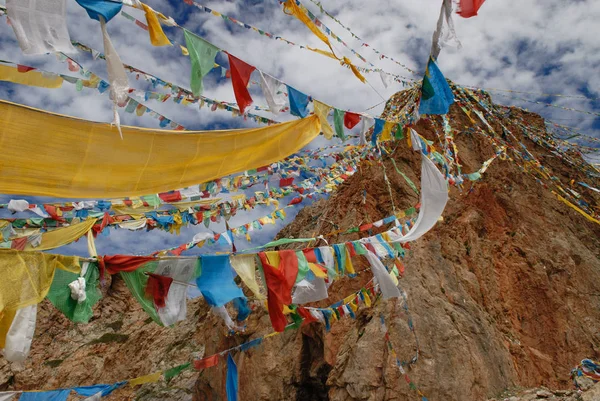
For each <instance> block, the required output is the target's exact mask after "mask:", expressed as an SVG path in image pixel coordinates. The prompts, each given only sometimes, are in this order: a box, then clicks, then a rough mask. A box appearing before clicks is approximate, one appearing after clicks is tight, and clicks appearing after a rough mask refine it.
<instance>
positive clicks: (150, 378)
mask: <svg viewBox="0 0 600 401" xmlns="http://www.w3.org/2000/svg"><path fill="white" fill-rule="evenodd" d="M162 374H163V372H156V373H152V374H151V375H146V376H140V377H136V378H135V379H131V380H129V385H130V386H132V387H133V386H139V385H140V384H146V383H156V382H157V381H159V380H160V377H161V376H162Z"/></svg>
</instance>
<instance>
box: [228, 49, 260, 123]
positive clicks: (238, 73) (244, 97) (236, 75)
mask: <svg viewBox="0 0 600 401" xmlns="http://www.w3.org/2000/svg"><path fill="white" fill-rule="evenodd" d="M227 56H228V57H229V67H230V70H231V84H232V85H233V93H234V95H235V101H236V103H237V104H238V107H239V108H240V112H241V113H242V114H244V110H245V109H246V107H248V106H250V105H251V104H252V97H250V93H249V92H248V82H249V81H250V74H252V71H254V70H255V67H254V66H251V65H249V64H246V63H245V62H243V61H242V60H240V59H238V58H236V57H233V56H232V55H231V54H229V53H227Z"/></svg>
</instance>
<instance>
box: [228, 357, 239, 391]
mask: <svg viewBox="0 0 600 401" xmlns="http://www.w3.org/2000/svg"><path fill="white" fill-rule="evenodd" d="M225 387H226V389H227V401H237V399H238V397H237V396H238V371H237V366H236V364H235V361H234V360H233V357H232V356H231V354H228V355H227V382H226V384H225Z"/></svg>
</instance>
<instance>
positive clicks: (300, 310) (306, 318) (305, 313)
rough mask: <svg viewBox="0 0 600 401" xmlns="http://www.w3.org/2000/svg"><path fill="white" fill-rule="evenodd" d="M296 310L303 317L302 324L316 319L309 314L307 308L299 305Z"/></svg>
mask: <svg viewBox="0 0 600 401" xmlns="http://www.w3.org/2000/svg"><path fill="white" fill-rule="evenodd" d="M297 311H298V314H299V315H300V316H301V317H302V319H304V321H303V322H302V325H305V324H309V323H312V322H316V321H317V319H316V318H315V317H314V316H313V315H311V314H310V312H309V310H308V309H306V308H303V307H301V306H299V307H298V309H297Z"/></svg>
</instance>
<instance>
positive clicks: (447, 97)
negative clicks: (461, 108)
mask: <svg viewBox="0 0 600 401" xmlns="http://www.w3.org/2000/svg"><path fill="white" fill-rule="evenodd" d="M453 103H454V95H453V94H452V89H451V88H450V85H448V82H447V81H446V78H445V77H444V75H443V74H442V72H441V71H440V69H439V68H438V66H437V63H436V62H435V59H434V58H433V57H430V58H429V62H428V63H427V70H426V71H425V76H424V77H423V84H422V87H421V104H420V105H419V113H420V114H448V112H449V111H450V105H451V104H453Z"/></svg>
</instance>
